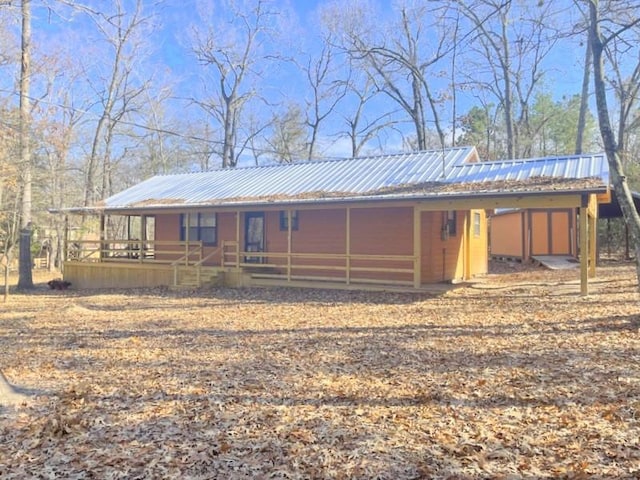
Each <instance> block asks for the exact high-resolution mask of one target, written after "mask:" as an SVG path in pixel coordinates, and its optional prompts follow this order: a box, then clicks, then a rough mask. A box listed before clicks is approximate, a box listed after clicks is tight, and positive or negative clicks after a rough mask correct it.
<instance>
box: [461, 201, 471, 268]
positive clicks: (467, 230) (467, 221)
mask: <svg viewBox="0 0 640 480" xmlns="http://www.w3.org/2000/svg"><path fill="white" fill-rule="evenodd" d="M472 216H473V211H472V210H467V213H466V215H465V216H464V255H463V258H462V262H463V266H462V271H463V272H464V273H463V275H464V280H469V279H470V278H471V223H472V222H471V217H472Z"/></svg>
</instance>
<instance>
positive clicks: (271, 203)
mask: <svg viewBox="0 0 640 480" xmlns="http://www.w3.org/2000/svg"><path fill="white" fill-rule="evenodd" d="M607 190H608V188H607V187H606V186H604V185H602V186H598V187H589V188H579V189H562V190H535V191H531V190H518V191H495V190H494V191H491V190H487V191H482V192H469V191H466V192H450V193H448V192H438V193H433V194H429V193H426V194H425V193H420V194H386V195H358V196H350V197H327V198H295V199H294V198H291V199H278V200H268V201H259V200H255V201H235V202H234V201H231V202H217V203H211V202H201V203H191V204H185V203H180V204H157V205H151V204H148V205H144V206H119V207H108V206H104V207H87V208H67V209H57V210H50V212H51V213H66V214H77V215H100V214H127V213H129V214H131V213H145V212H158V211H163V212H169V211H184V210H196V209H203V208H225V209H233V208H241V209H245V208H259V207H277V206H282V207H285V206H303V205H330V204H339V203H362V202H375V203H381V202H416V201H421V202H425V201H427V202H428V201H436V200H470V199H474V198H486V197H498V198H505V199H506V198H509V197H513V198H521V197H523V196H533V197H540V196H548V195H559V196H565V195H583V194H600V193H606V192H607Z"/></svg>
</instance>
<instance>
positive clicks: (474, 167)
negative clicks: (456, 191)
mask: <svg viewBox="0 0 640 480" xmlns="http://www.w3.org/2000/svg"><path fill="white" fill-rule="evenodd" d="M536 177H551V178H562V179H580V178H600V179H602V181H603V183H604V184H605V185H607V184H608V183H609V164H608V163H607V158H606V156H605V154H604V153H599V154H595V155H572V156H563V157H546V158H530V159H523V160H501V161H495V162H478V163H470V164H463V165H457V166H456V167H455V168H454V169H452V171H451V172H450V173H449V175H447V182H451V183H477V182H495V181H505V180H520V181H523V180H529V179H531V178H536Z"/></svg>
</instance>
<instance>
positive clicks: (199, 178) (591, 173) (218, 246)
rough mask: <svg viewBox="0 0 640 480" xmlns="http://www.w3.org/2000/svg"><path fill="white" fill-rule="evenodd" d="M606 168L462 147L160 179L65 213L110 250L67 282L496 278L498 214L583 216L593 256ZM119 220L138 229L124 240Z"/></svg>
mask: <svg viewBox="0 0 640 480" xmlns="http://www.w3.org/2000/svg"><path fill="white" fill-rule="evenodd" d="M603 161H604V160H603V158H602V157H600V156H583V157H580V158H571V159H568V158H548V159H535V160H512V161H500V162H480V161H479V158H478V155H477V152H476V150H475V148H473V147H457V148H449V149H439V150H429V151H423V152H415V153H403V154H397V155H381V156H372V157H362V158H353V159H342V160H326V161H311V162H300V163H293V164H283V165H270V166H259V167H249V168H236V169H219V170H214V171H209V172H200V173H187V174H177V175H164V176H156V177H153V178H150V179H148V180H146V181H143V182H141V183H139V184H138V185H135V186H133V187H131V188H129V189H127V190H125V191H123V192H121V193H118V194H116V195H113V196H112V197H110V198H108V199H106V200H105V201H103V202H101V203H99V204H97V205H95V206H93V207H91V208H88V209H87V208H76V209H68V210H66V211H65V212H64V213H65V214H83V215H90V214H93V215H97V217H98V218H99V219H100V221H99V224H100V238H99V240H98V241H95V240H94V241H76V242H74V243H73V247H74V248H73V251H72V252H71V255H70V256H69V257H68V260H67V261H66V262H65V265H64V279H65V280H67V281H70V282H71V283H72V284H73V285H74V286H78V287H81V288H91V287H138V286H155V285H198V286H199V285H202V284H206V283H218V284H224V285H228V286H256V285H299V286H311V287H317V286H326V287H329V286H330V287H338V288H403V289H409V290H420V289H422V288H423V287H425V286H427V285H429V284H433V283H440V282H458V281H464V280H468V279H470V278H472V277H474V276H476V275H482V274H484V273H486V272H487V268H488V235H487V214H486V212H487V211H493V210H495V209H498V208H563V209H578V210H579V211H580V212H581V213H584V215H582V216H581V218H582V219H584V222H581V223H580V226H579V228H580V229H581V231H583V232H584V235H583V236H582V237H581V238H582V239H583V240H584V241H585V242H586V243H584V245H581V247H582V249H581V251H582V252H588V251H590V250H589V242H588V241H587V239H591V240H590V241H593V238H591V237H589V235H588V234H587V232H588V231H589V229H590V230H591V231H593V232H595V218H597V208H596V206H597V205H598V203H599V202H607V201H609V198H610V194H609V188H608V176H607V173H608V171H607V168H606V161H604V163H603ZM574 163H577V164H579V165H578V168H574V167H575V165H574ZM116 217H119V218H120V219H121V220H122V219H124V222H122V221H121V222H120V224H121V225H122V224H124V225H126V226H127V228H126V229H122V230H121V231H120V233H119V235H117V236H115V235H114V232H115V230H114V229H113V225H116V224H117V223H118V222H117V221H116V220H114V219H115V218H116ZM123 232H125V233H123ZM583 257H584V260H583V262H582V264H583V268H582V269H581V279H582V282H581V284H582V290H583V292H586V289H587V277H588V272H590V273H591V274H592V275H593V274H595V268H594V264H595V260H594V261H592V262H591V268H590V269H589V262H588V255H583Z"/></svg>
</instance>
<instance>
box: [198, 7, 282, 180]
mask: <svg viewBox="0 0 640 480" xmlns="http://www.w3.org/2000/svg"><path fill="white" fill-rule="evenodd" d="M218 4H219V5H220V7H221V8H220V12H221V13H218V12H217V11H213V12H203V11H201V17H203V18H202V20H203V21H204V22H205V23H207V27H206V28H194V30H193V51H194V53H195V54H196V57H197V59H198V61H199V62H200V63H201V64H202V65H203V66H204V67H205V69H206V70H207V72H208V74H209V75H208V77H207V78H205V79H204V80H203V86H204V90H205V93H204V98H195V97H194V98H192V101H193V102H194V103H196V104H197V105H199V106H200V107H201V108H202V109H203V110H204V111H205V112H206V113H207V114H208V115H210V117H211V118H212V119H213V120H214V121H215V122H217V124H218V125H219V126H220V130H221V135H222V139H221V141H220V148H219V151H218V153H219V155H220V157H221V159H222V167H223V168H226V167H234V166H236V165H237V163H238V161H239V158H240V156H241V154H242V153H243V151H244V149H245V148H246V147H247V145H248V144H249V143H250V142H251V137H252V136H255V135H256V134H257V132H256V131H255V130H254V131H250V132H243V131H242V124H243V120H244V115H245V113H246V111H247V109H248V105H249V103H250V102H252V101H254V100H259V101H263V99H262V98H261V94H260V91H259V85H258V84H259V82H260V80H261V79H262V76H263V73H264V71H265V69H266V68H267V66H268V65H269V64H271V63H272V62H273V61H274V60H276V59H277V57H278V56H277V54H274V52H273V51H271V50H270V49H269V42H270V40H271V39H272V38H273V37H274V36H275V35H276V30H277V29H276V24H277V21H278V20H279V18H278V15H279V14H278V13H277V12H276V10H275V8H272V5H271V4H270V2H269V1H266V0H257V1H256V2H254V4H253V5H252V6H251V7H247V6H245V5H244V4H240V3H239V2H236V1H234V0H226V1H224V0H220V1H219V2H218ZM223 14H226V17H225V18H226V21H225V18H223V16H222V15H223ZM265 127H266V125H260V126H258V127H257V129H258V130H259V131H261V130H263V129H264V128H265ZM241 136H242V138H240V137H241Z"/></svg>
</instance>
